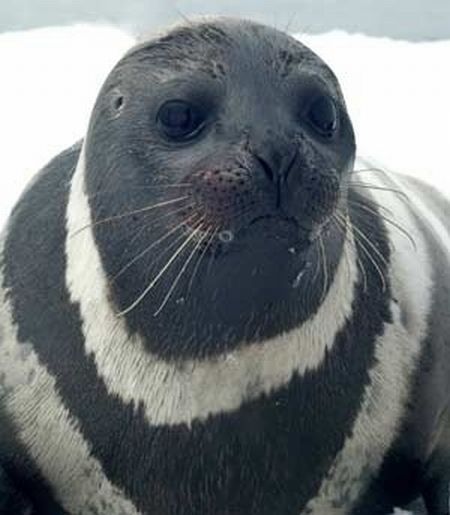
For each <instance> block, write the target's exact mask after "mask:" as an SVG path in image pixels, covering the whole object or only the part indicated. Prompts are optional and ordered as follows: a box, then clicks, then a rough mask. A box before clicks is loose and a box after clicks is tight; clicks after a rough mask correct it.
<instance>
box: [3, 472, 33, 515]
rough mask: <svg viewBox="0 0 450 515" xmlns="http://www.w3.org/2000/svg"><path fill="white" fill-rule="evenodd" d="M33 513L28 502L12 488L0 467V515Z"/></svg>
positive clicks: (30, 514) (29, 514)
mask: <svg viewBox="0 0 450 515" xmlns="http://www.w3.org/2000/svg"><path fill="white" fill-rule="evenodd" d="M33 513H34V510H33V506H32V504H31V502H30V500H29V499H28V498H27V497H26V496H25V495H24V494H23V492H20V491H19V490H18V489H17V488H16V487H15V486H14V484H13V482H12V481H11V480H10V478H9V477H8V475H7V474H6V472H5V471H4V469H3V468H2V467H1V466H0V514H1V515H9V514H10V515H13V514H14V515H32V514H33Z"/></svg>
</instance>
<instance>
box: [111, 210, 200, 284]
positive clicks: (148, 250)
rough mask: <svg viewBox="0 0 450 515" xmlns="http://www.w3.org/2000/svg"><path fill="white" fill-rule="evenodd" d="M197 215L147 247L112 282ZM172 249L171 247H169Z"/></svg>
mask: <svg viewBox="0 0 450 515" xmlns="http://www.w3.org/2000/svg"><path fill="white" fill-rule="evenodd" d="M195 216H196V215H195V214H194V215H191V216H190V217H188V218H187V219H185V220H182V221H181V222H180V223H179V224H177V225H176V226H175V227H173V228H172V229H170V230H169V231H168V232H167V233H166V234H164V235H163V236H161V237H160V238H158V239H157V240H156V241H154V242H153V243H151V244H150V245H149V246H148V247H146V248H145V249H144V250H142V251H141V252H139V254H137V255H136V256H135V257H134V258H133V259H132V260H131V261H129V262H128V263H127V264H126V265H125V266H124V267H123V268H121V269H120V270H119V272H117V274H116V275H114V276H113V277H112V279H111V280H112V282H114V281H116V280H117V279H118V277H120V276H121V275H122V274H123V273H124V272H126V271H127V270H128V269H129V268H130V267H131V266H132V265H133V264H134V263H136V261H139V259H141V258H143V257H144V256H145V255H146V254H148V253H149V252H150V251H151V250H152V249H154V248H155V247H156V245H158V244H159V243H162V242H163V241H165V240H166V239H167V238H168V237H169V236H171V235H172V234H174V233H175V232H177V231H178V230H179V229H180V228H182V227H183V226H184V225H186V223H187V222H189V221H190V220H191V219H192V218H194V217H195ZM183 236H184V235H183V234H181V235H180V237H179V238H178V239H175V241H174V242H173V243H172V244H174V243H176V242H177V241H179V240H180V239H181V238H182V237H183ZM169 248H170V247H169Z"/></svg>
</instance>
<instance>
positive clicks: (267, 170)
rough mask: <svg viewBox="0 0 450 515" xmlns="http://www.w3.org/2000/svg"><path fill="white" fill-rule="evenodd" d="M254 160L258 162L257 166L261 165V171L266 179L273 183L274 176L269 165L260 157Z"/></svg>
mask: <svg viewBox="0 0 450 515" xmlns="http://www.w3.org/2000/svg"><path fill="white" fill-rule="evenodd" d="M255 157H256V159H257V160H258V162H259V164H260V165H261V167H262V169H263V170H264V173H265V174H266V175H267V177H268V179H269V180H270V181H271V182H275V180H276V179H275V174H274V172H273V170H272V167H271V166H270V165H269V163H267V161H265V160H264V159H263V158H262V157H260V156H257V155H256V156H255Z"/></svg>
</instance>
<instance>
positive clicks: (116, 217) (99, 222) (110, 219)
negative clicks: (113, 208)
mask: <svg viewBox="0 0 450 515" xmlns="http://www.w3.org/2000/svg"><path fill="white" fill-rule="evenodd" d="M188 198H189V196H188V195H186V196H184V197H178V198H176V199H172V200H165V201H163V202H159V203H158V204H153V205H152V206H146V207H142V208H140V209H135V210H133V211H128V212H126V213H121V214H120V215H114V216H110V217H108V218H104V219H103V220H97V221H95V222H91V223H89V224H86V225H84V226H83V227H80V228H79V229H77V230H76V231H75V232H73V233H72V234H71V235H70V236H69V237H70V238H73V237H74V236H77V235H78V234H79V233H80V232H82V231H84V230H86V229H89V228H90V227H96V226H98V225H102V224H105V223H108V222H113V221H115V220H120V219H123V218H126V217H127V216H132V215H136V214H139V213H146V212H148V211H152V210H153V209H157V208H160V207H165V206H169V205H171V204H175V203H176V202H181V201H182V200H186V199H188Z"/></svg>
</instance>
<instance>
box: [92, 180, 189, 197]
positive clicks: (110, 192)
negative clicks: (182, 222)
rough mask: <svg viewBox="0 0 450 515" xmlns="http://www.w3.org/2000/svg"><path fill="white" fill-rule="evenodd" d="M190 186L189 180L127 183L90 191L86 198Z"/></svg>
mask: <svg viewBox="0 0 450 515" xmlns="http://www.w3.org/2000/svg"><path fill="white" fill-rule="evenodd" d="M190 186H192V183H190V182H179V183H177V184H151V185H148V186H129V185H128V184H125V185H122V186H121V187H120V188H111V189H106V188H105V189H102V190H100V191H97V192H96V193H91V194H90V195H86V196H87V198H88V199H95V198H97V197H101V196H103V195H105V196H106V195H113V194H114V193H117V192H123V191H124V190H126V191H130V190H137V191H143V190H164V189H167V190H170V189H172V188H173V189H178V188H188V187H190Z"/></svg>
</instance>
